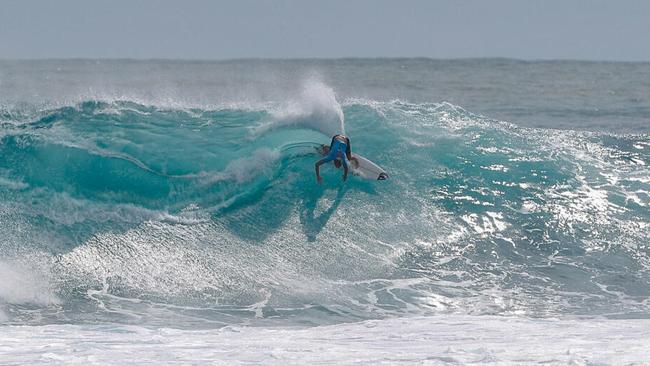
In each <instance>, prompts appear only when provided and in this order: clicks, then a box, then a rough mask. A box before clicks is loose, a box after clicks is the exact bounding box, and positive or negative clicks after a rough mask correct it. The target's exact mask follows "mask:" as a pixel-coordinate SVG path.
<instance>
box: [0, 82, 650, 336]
mask: <svg viewBox="0 0 650 366" xmlns="http://www.w3.org/2000/svg"><path fill="white" fill-rule="evenodd" d="M343 117H344V118H343ZM0 124H1V130H0V156H1V157H2V159H0V223H1V225H0V321H2V322H5V323H9V324H48V323H61V322H63V323H95V322H117V323H129V324H144V325H153V326H156V325H172V326H175V327H190V328H196V327H216V326H222V325H227V324H275V323H282V324H287V323H289V324H331V323H338V322H347V321H355V320H362V319H373V318H385V317H395V316H404V315H427V314H434V313H436V314H439V313H442V314H444V313H459V314H518V315H523V316H530V317H546V316H556V315H559V314H576V315H594V314H601V315H608V316H624V317H647V316H648V311H647V309H648V308H649V306H648V305H650V304H648V302H647V299H648V297H649V295H650V273H649V272H648V271H649V269H650V247H649V243H650V210H649V209H648V207H649V205H650V169H649V168H648V166H649V165H650V138H649V137H648V136H647V135H641V134H636V135H629V134H628V135H617V134H611V133H595V132H576V131H567V130H551V129H534V128H524V127H519V126H516V125H512V124H509V123H505V122H500V121H496V120H492V119H489V118H486V117H483V116H481V115H477V114H474V113H472V112H470V111H467V110H465V109H463V108H462V107H460V106H457V105H453V104H450V103H406V102H400V101H388V102H387V101H376V100H360V99H348V100H347V101H345V102H344V103H343V105H339V103H338V102H337V101H336V99H335V97H334V92H333V91H332V89H330V88H329V87H328V86H327V85H325V84H322V83H319V82H310V83H307V87H306V88H305V89H304V92H303V93H302V94H301V95H300V96H299V97H298V98H296V99H295V102H291V103H266V104H259V105H256V106H253V105H249V106H224V107H217V108H190V107H182V108H181V107H174V106H156V105H150V104H143V103H140V102H139V101H134V100H112V101H105V100H86V101H82V102H79V103H73V104H71V105H69V106H57V107H52V108H44V109H39V110H31V111H24V112H20V113H19V112H16V111H15V110H11V109H5V110H3V111H2V112H1V114H0ZM341 129H345V130H346V132H347V133H348V134H349V135H350V136H351V138H352V147H353V150H354V151H356V152H358V153H360V154H362V155H364V156H366V157H369V158H370V159H372V160H373V161H375V162H376V163H378V164H380V165H381V166H382V167H384V168H385V169H386V170H387V171H388V172H389V173H390V176H391V179H390V180H388V181H384V182H368V181H364V180H360V179H356V178H354V177H352V178H351V179H349V181H348V182H346V183H342V182H341V172H340V171H338V170H336V169H334V168H333V167H324V168H323V176H324V182H323V184H322V185H318V184H316V182H315V176H314V171H313V170H314V162H315V161H316V159H317V156H316V155H315V153H314V149H313V146H314V144H315V143H327V142H328V141H329V136H330V135H331V134H332V133H334V132H336V131H340V130H341Z"/></svg>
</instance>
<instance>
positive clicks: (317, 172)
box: [316, 160, 323, 183]
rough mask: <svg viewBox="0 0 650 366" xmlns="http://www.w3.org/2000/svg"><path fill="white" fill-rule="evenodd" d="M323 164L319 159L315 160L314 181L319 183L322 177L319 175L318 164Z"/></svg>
mask: <svg viewBox="0 0 650 366" xmlns="http://www.w3.org/2000/svg"><path fill="white" fill-rule="evenodd" d="M321 164H323V163H322V162H321V161H320V160H319V161H317V162H316V181H317V182H318V183H320V182H321V181H322V180H323V179H322V178H321V177H320V166H321Z"/></svg>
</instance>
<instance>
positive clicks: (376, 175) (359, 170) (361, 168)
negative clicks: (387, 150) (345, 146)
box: [316, 145, 388, 180]
mask: <svg viewBox="0 0 650 366" xmlns="http://www.w3.org/2000/svg"><path fill="white" fill-rule="evenodd" d="M325 147H329V145H320V146H319V147H318V148H316V150H317V151H318V153H319V154H320V155H322V156H325V151H324V148H325ZM352 157H353V158H356V159H357V160H356V162H355V161H351V162H350V172H351V173H352V175H355V176H358V177H361V178H363V179H368V180H386V179H388V173H386V171H385V170H384V169H382V168H381V167H380V166H379V165H377V164H375V163H373V162H372V161H370V160H369V159H367V158H365V157H363V156H361V155H359V154H354V153H352Z"/></svg>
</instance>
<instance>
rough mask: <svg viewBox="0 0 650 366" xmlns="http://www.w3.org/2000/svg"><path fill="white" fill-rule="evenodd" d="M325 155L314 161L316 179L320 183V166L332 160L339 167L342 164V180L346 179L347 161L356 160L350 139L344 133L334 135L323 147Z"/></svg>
mask: <svg viewBox="0 0 650 366" xmlns="http://www.w3.org/2000/svg"><path fill="white" fill-rule="evenodd" d="M323 153H324V154H325V157H324V158H322V159H320V160H319V161H317V162H316V180H317V181H318V183H320V182H321V181H322V180H323V179H322V178H321V176H320V166H321V165H323V164H325V163H327V162H330V161H332V160H333V161H334V166H336V167H337V168H340V167H341V165H343V180H344V181H345V180H346V179H348V161H356V160H357V159H356V158H354V157H352V153H351V149H350V139H349V138H348V137H347V136H345V135H334V136H333V137H332V142H331V143H330V146H329V147H327V146H324V147H323Z"/></svg>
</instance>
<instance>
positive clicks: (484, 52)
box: [0, 0, 650, 61]
mask: <svg viewBox="0 0 650 366" xmlns="http://www.w3.org/2000/svg"><path fill="white" fill-rule="evenodd" d="M649 37H650V1H645V0H618V1H614V0H611V1H603V0H583V1H578V0H545V1H542V0H538V1H535V0H495V1H487V0H468V1H463V0H429V1H426V0H422V1H418V0H400V1H384V0H374V1H371V0H356V1H355V0H323V1H308V0H295V1H290V0H275V1H262V0H259V1H252V0H244V1H207V0H206V1H199V0H188V1H173V2H172V1H138V0H130V1H127V0H111V1H88V0H62V1H47V0H43V1H34V0H26V1H18V0H0V58H73V57H83V58H186V59H228V58H242V57H261V58H304V57H328V58H331V57H415V56H423V57H432V58H459V57H513V58H521V59H586V60H624V61H650V39H649Z"/></svg>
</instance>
